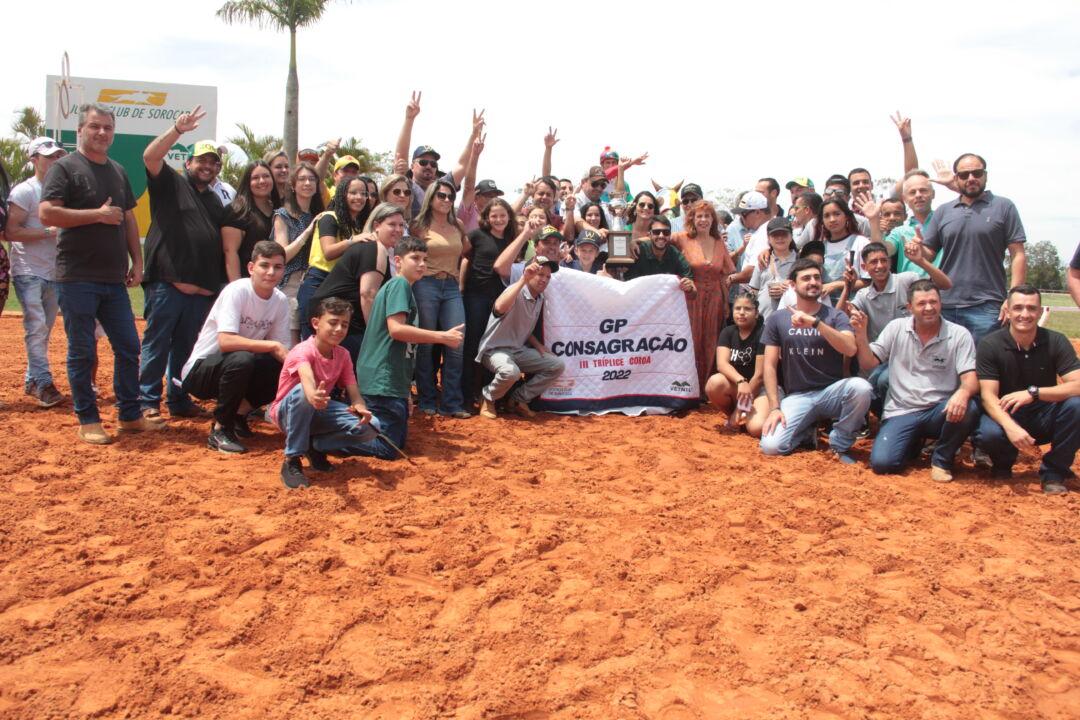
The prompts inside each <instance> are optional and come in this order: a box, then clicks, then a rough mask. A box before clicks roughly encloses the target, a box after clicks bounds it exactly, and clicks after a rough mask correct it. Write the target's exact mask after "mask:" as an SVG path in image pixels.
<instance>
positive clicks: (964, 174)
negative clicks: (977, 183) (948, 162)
mask: <svg viewBox="0 0 1080 720" xmlns="http://www.w3.org/2000/svg"><path fill="white" fill-rule="evenodd" d="M985 174H986V171H985V170H961V171H960V172H958V173H956V177H958V178H960V179H961V180H967V179H968V178H969V177H973V178H975V179H976V180H978V179H979V178H981V177H982V176H983V175H985Z"/></svg>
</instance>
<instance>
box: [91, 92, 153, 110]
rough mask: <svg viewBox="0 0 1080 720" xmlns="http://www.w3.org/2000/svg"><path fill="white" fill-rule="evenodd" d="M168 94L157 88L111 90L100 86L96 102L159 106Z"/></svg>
mask: <svg viewBox="0 0 1080 720" xmlns="http://www.w3.org/2000/svg"><path fill="white" fill-rule="evenodd" d="M168 96H169V94H168V93H166V92H161V91H158V90H113V89H111V88H102V90H101V92H99V93H98V98H97V99H98V102H101V103H113V104H115V105H152V106H154V107H161V106H162V105H164V104H165V99H166V98H167V97H168Z"/></svg>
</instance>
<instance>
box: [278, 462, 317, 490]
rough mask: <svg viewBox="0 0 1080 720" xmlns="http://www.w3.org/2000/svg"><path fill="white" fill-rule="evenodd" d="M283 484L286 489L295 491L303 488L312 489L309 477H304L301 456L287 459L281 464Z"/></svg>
mask: <svg viewBox="0 0 1080 720" xmlns="http://www.w3.org/2000/svg"><path fill="white" fill-rule="evenodd" d="M281 482H283V483H285V487H287V488H289V489H290V490H295V489H296V488H301V487H310V486H311V483H309V482H308V479H307V476H306V475H304V464H303V463H302V462H300V456H299V455H298V456H296V457H291V458H285V462H283V463H281Z"/></svg>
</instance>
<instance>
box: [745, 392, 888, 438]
mask: <svg viewBox="0 0 1080 720" xmlns="http://www.w3.org/2000/svg"><path fill="white" fill-rule="evenodd" d="M873 394H874V391H873V389H872V388H871V387H870V383H868V382H867V381H866V380H863V379H862V378H860V377H850V378H844V379H843V380H837V381H836V382H834V383H833V384H832V385H829V386H828V387H826V388H822V389H821V390H811V391H809V392H801V393H794V394H789V395H785V396H784V399H783V400H781V401H780V410H781V411H783V413H784V419H785V421H786V425H784V424H781V425H777V426H776V428H775V429H774V430H773V431H772V433H771V434H769V435H762V436H761V452H763V453H765V454H766V455H787V454H789V453H791V452H792V451H793V450H794V449H795V448H796V447H798V445H799V443H800V442H801V441H802V440H803V439H804V438H805V437H806V436H807V435H808V434H809V433H813V432H815V430H814V425H815V423H817V421H818V420H825V419H835V420H836V422H834V423H833V428H832V432H831V433H829V446H830V447H831V448H832V450H833V452H838V453H840V452H847V451H848V450H850V449H851V446H852V445H854V444H855V433H856V431H858V430H859V428H861V427H862V426H863V420H864V418H865V417H866V411H867V410H869V409H870V399H871V397H872V396H873Z"/></svg>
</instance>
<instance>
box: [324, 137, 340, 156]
mask: <svg viewBox="0 0 1080 720" xmlns="http://www.w3.org/2000/svg"><path fill="white" fill-rule="evenodd" d="M339 147H341V138H338V139H337V140H327V141H326V142H325V143H323V148H324V149H325V150H324V151H325V152H328V153H330V154H331V155H333V154H334V153H336V152H337V150H338V148H339Z"/></svg>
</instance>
